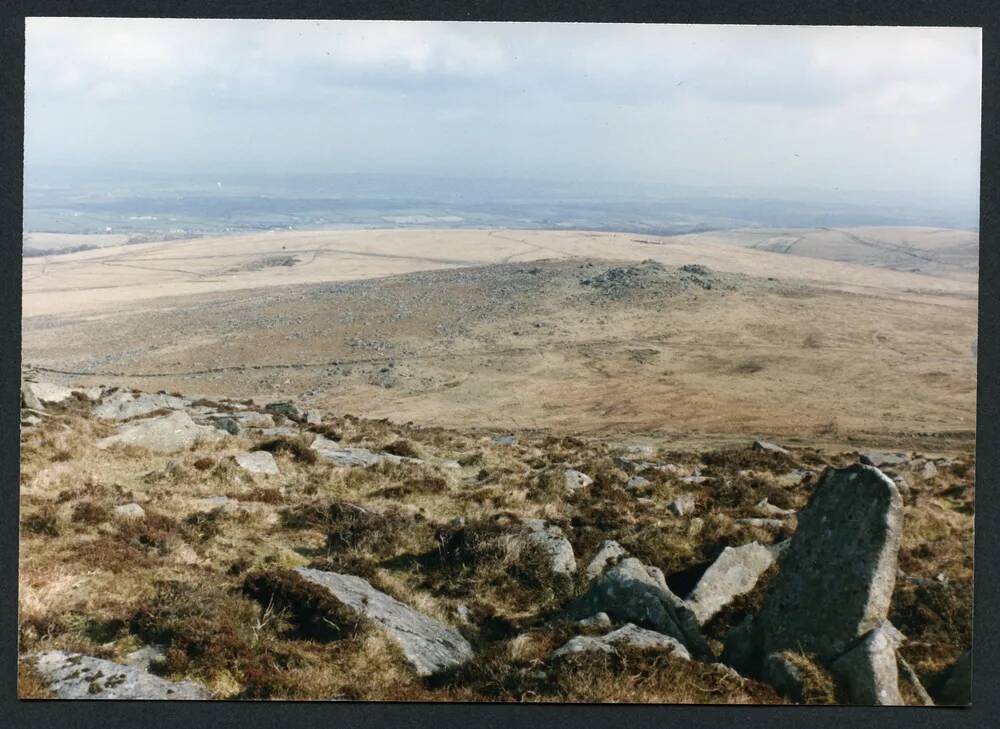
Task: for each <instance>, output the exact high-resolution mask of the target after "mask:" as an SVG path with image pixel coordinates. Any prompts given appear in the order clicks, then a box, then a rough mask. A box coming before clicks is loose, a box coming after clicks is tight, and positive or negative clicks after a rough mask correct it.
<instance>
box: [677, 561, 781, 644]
mask: <svg viewBox="0 0 1000 729" xmlns="http://www.w3.org/2000/svg"><path fill="white" fill-rule="evenodd" d="M772 564H774V554H773V553H772V551H771V550H770V549H768V548H767V547H765V546H763V545H761V544H759V543H757V542H751V543H750V544H744V545H743V546H741V547H735V548H734V547H726V548H725V549H724V550H722V554H720V555H719V557H718V559H716V560H715V562H713V563H712V566H711V567H709V568H708V569H707V570H705V574H703V575H702V576H701V579H700V580H698V584H697V585H695V587H694V590H692V591H691V594H690V595H688V597H687V605H688V607H689V608H691V612H692V613H694V616H695V618H696V619H697V620H698V623H699V624H700V625H704V624H705V623H706V622H707V621H708V620H709V619H710V618H711V617H712V616H713V615H715V614H716V613H718V612H719V611H720V610H722V608H724V607H725V606H726V605H728V604H729V603H730V602H732V601H733V599H734V598H736V597H738V596H739V595H743V594H745V593H747V592H750V591H751V590H752V589H753V588H754V586H755V585H756V584H757V580H758V579H759V578H760V576H761V575H762V574H764V573H765V572H766V571H767V570H768V568H769V567H770V566H771V565H772Z"/></svg>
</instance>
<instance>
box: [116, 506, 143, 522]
mask: <svg viewBox="0 0 1000 729" xmlns="http://www.w3.org/2000/svg"><path fill="white" fill-rule="evenodd" d="M115 516H116V517H118V518H119V519H124V520H126V521H131V520H133V519H134V520H139V519H145V518H146V510H145V509H143V508H142V507H141V506H140V505H139V504H136V503H131V504H122V505H121V506H116V507H115Z"/></svg>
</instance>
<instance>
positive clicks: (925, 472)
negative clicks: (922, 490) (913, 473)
mask: <svg viewBox="0 0 1000 729" xmlns="http://www.w3.org/2000/svg"><path fill="white" fill-rule="evenodd" d="M919 473H920V478H922V479H923V480H924V481H928V480H930V479H932V478H935V477H936V476H937V475H938V469H937V466H935V465H934V461H925V462H924V465H923V466H922V467H921V469H920V472H919Z"/></svg>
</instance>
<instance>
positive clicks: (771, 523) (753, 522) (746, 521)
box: [735, 516, 785, 529]
mask: <svg viewBox="0 0 1000 729" xmlns="http://www.w3.org/2000/svg"><path fill="white" fill-rule="evenodd" d="M735 521H736V523H737V524H742V525H744V526H753V527H762V528H764V529H780V528H781V527H783V526H785V522H783V521H782V520H781V519H760V518H758V517H754V516H749V517H745V518H742V519H736V520H735Z"/></svg>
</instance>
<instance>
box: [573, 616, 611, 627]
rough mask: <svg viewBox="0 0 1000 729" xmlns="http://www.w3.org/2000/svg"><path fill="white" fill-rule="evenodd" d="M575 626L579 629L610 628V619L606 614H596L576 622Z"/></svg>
mask: <svg viewBox="0 0 1000 729" xmlns="http://www.w3.org/2000/svg"><path fill="white" fill-rule="evenodd" d="M577 625H579V626H580V627H581V628H610V627H611V618H610V617H608V614H607V613H596V614H594V615H591V616H590V617H589V618H584V619H583V620H578V621H577Z"/></svg>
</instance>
